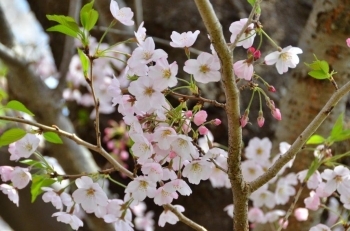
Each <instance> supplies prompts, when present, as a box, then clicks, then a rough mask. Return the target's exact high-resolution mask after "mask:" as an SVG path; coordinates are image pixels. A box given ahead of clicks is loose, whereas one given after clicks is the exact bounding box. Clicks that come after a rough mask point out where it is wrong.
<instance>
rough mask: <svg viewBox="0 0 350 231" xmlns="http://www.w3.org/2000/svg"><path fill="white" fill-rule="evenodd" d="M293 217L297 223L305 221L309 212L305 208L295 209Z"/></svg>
mask: <svg viewBox="0 0 350 231" xmlns="http://www.w3.org/2000/svg"><path fill="white" fill-rule="evenodd" d="M294 216H295V217H296V219H297V220H298V221H306V220H307V218H308V216H309V210H307V209H306V208H296V209H295V210H294Z"/></svg>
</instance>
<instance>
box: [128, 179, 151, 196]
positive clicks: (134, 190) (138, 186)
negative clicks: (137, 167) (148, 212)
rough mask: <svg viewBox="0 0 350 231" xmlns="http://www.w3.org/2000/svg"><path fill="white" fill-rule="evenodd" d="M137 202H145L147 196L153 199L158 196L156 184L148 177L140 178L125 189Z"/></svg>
mask: <svg viewBox="0 0 350 231" xmlns="http://www.w3.org/2000/svg"><path fill="white" fill-rule="evenodd" d="M125 192H126V193H130V194H131V197H132V198H134V199H135V200H137V201H143V200H144V199H145V198H146V196H147V197H150V198H153V197H154V196H155V194H156V183H155V182H153V181H151V180H150V179H149V178H148V177H146V176H138V177H136V178H134V180H133V181H131V182H130V183H129V184H128V186H127V187H126V189H125Z"/></svg>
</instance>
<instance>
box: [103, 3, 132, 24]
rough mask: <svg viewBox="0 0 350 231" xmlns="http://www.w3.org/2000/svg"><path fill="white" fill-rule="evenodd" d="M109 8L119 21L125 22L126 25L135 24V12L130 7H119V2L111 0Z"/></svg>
mask: <svg viewBox="0 0 350 231" xmlns="http://www.w3.org/2000/svg"><path fill="white" fill-rule="evenodd" d="M109 9H110V11H111V13H112V15H113V17H114V18H115V19H117V20H118V21H119V22H121V23H123V24H124V25H126V26H132V25H134V21H133V20H132V17H133V16H134V13H133V12H132V11H131V9H130V8H129V7H123V8H120V9H119V6H118V3H117V2H116V1H114V0H111V4H110V6H109Z"/></svg>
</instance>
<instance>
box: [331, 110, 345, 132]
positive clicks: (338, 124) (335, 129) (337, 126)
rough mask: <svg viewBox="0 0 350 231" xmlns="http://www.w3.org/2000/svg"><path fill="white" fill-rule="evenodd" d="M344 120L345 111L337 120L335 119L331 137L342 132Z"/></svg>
mask: <svg viewBox="0 0 350 231" xmlns="http://www.w3.org/2000/svg"><path fill="white" fill-rule="evenodd" d="M343 121H344V113H341V114H340V115H339V116H338V118H337V121H335V124H334V126H333V128H332V131H331V138H332V137H336V136H337V135H338V134H340V133H341V132H342V131H343Z"/></svg>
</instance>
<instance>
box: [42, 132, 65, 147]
mask: <svg viewBox="0 0 350 231" xmlns="http://www.w3.org/2000/svg"><path fill="white" fill-rule="evenodd" d="M43 136H44V138H45V140H47V141H49V142H51V143H54V144H62V143H63V142H62V140H61V138H60V137H59V136H58V135H57V134H56V133H54V132H44V134H43Z"/></svg>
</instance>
